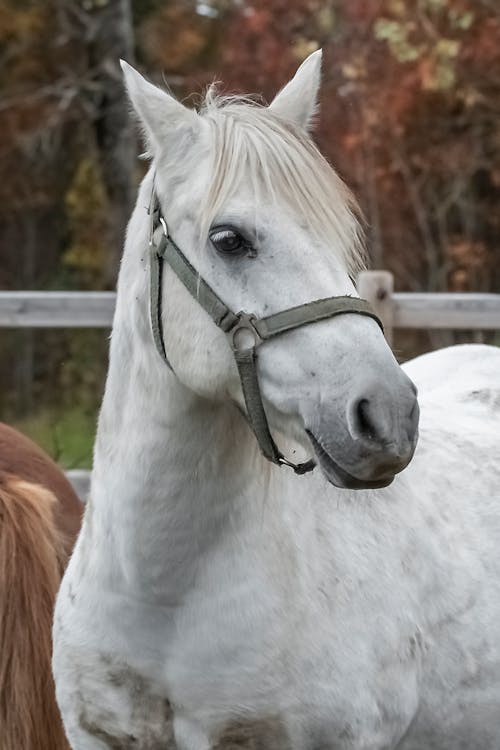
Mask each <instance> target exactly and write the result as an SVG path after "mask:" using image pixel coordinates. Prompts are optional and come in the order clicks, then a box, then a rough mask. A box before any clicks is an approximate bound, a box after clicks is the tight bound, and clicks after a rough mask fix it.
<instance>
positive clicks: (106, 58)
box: [86, 0, 136, 286]
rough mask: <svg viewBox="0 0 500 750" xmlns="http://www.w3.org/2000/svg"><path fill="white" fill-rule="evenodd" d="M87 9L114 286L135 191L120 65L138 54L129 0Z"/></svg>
mask: <svg viewBox="0 0 500 750" xmlns="http://www.w3.org/2000/svg"><path fill="white" fill-rule="evenodd" d="M86 7H87V6H86ZM87 13H88V15H89V17H90V20H91V29H92V31H91V33H90V34H89V41H88V60H89V68H90V71H91V72H92V79H93V81H94V83H95V85H96V86H95V88H96V99H97V101H96V105H97V106H96V113H97V115H96V120H95V130H96V142H97V146H98V149H99V155H100V165H101V170H102V177H103V182H104V187H105V189H106V192H107V197H108V201H109V221H108V232H107V245H108V247H109V254H108V256H107V259H108V262H107V268H106V274H105V275H106V279H107V283H108V285H110V286H114V283H115V280H116V275H117V271H118V266H119V261H120V257H121V252H122V248H123V239H124V235H125V228H126V225H127V222H128V219H129V216H130V213H131V211H132V208H133V202H134V197H135V193H136V180H135V153H136V145H135V137H134V129H133V125H132V122H131V119H130V116H129V106H128V99H127V96H126V93H125V88H124V86H123V78H122V74H121V69H120V64H119V61H120V58H123V59H125V60H127V61H128V62H133V58H134V43H133V29H132V15H131V7H130V0H99V2H97V1H96V0H95V1H94V3H92V5H91V6H90V7H89V9H88V10H87Z"/></svg>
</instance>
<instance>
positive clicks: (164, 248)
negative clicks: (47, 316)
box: [149, 191, 384, 474]
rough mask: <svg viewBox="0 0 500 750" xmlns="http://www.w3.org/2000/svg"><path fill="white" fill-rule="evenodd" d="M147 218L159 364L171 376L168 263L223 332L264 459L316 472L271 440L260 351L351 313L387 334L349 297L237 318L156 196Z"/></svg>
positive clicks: (368, 309) (358, 301) (363, 306)
mask: <svg viewBox="0 0 500 750" xmlns="http://www.w3.org/2000/svg"><path fill="white" fill-rule="evenodd" d="M149 213H150V222H151V223H150V235H149V246H150V294H151V304H150V314H151V330H152V334H153V339H154V342H155V345H156V348H157V350H158V353H159V354H160V356H161V358H162V359H163V361H164V362H165V363H166V364H167V365H168V367H169V368H170V369H171V370H172V371H173V368H172V365H171V364H170V362H169V361H168V357H167V352H166V349H165V342H164V339H163V327H162V319H161V298H162V294H161V291H162V276H163V265H164V263H165V262H167V263H168V265H169V266H170V268H171V269H172V271H173V272H174V273H175V275H176V276H177V278H178V279H179V280H180V281H181V282H182V283H183V284H184V286H185V287H186V289H187V290H188V292H189V293H190V294H191V296H192V297H193V298H194V299H195V300H196V301H197V302H198V303H199V304H200V305H201V307H202V308H203V309H204V310H205V312H207V313H208V315H210V317H211V318H212V320H213V322H214V323H215V325H216V326H218V327H219V328H220V329H221V330H222V331H224V333H225V334H226V335H227V336H228V338H229V343H230V345H231V348H232V350H233V354H234V358H235V360H236V366H237V368H238V373H239V376H240V381H241V387H242V390H243V397H244V400H245V406H246V412H247V413H246V416H247V419H248V422H249V424H250V427H251V428H252V430H253V432H254V434H255V437H256V438H257V442H258V443H259V447H260V450H261V452H262V454H263V455H264V457H265V458H267V460H268V461H271V462H272V463H274V464H278V465H279V466H282V465H285V466H290V467H291V468H292V469H293V470H294V471H295V473H296V474H305V473H306V472H308V471H312V470H313V469H314V467H315V465H316V464H315V462H314V461H313V460H310V461H306V462H305V463H301V464H295V463H293V462H292V461H289V460H288V459H287V458H285V456H284V455H283V454H282V453H281V451H280V450H279V448H278V447H277V445H276V443H275V442H274V440H273V437H272V435H271V432H270V430H269V424H268V421H267V417H266V412H265V410H264V405H263V403H262V396H261V393H260V387H259V379H258V376H257V364H256V363H257V349H258V347H259V346H261V345H262V344H263V343H264V342H265V341H267V340H269V339H272V338H274V336H279V335H281V334H283V333H286V332H287V331H293V330H294V328H299V327H300V326H303V325H308V324H309V323H315V322H316V321H318V320H325V319H326V318H333V317H335V316H336V315H345V314H347V313H355V314H356V315H365V316H367V317H369V318H373V320H375V321H376V322H377V323H378V325H379V326H380V328H381V329H382V331H383V330H384V329H383V326H382V323H381V322H380V320H379V318H378V317H377V316H376V315H375V313H374V312H373V310H372V308H371V307H370V305H369V304H368V302H366V300H363V299H359V298H358V297H348V296H346V297H327V298H326V299H318V300H314V301H312V302H307V303H306V304H304V305H298V306H297V307H289V308H288V309H287V310H282V311H281V312H278V313H275V314H274V315H268V316H267V317H265V318H257V317H256V316H255V315H253V314H252V313H246V312H243V311H241V312H239V313H234V312H233V311H232V310H231V309H230V308H229V307H228V306H227V305H226V304H225V303H224V302H223V301H222V300H221V299H220V297H219V296H218V295H217V294H216V293H215V292H214V290H213V289H212V288H211V287H210V286H209V285H208V284H207V282H206V281H205V280H204V279H203V278H202V277H201V276H200V275H199V273H198V272H197V271H196V269H195V268H194V267H193V266H192V265H191V263H190V262H189V260H188V259H187V258H186V256H185V255H184V253H183V252H182V250H180V248H179V247H178V246H177V245H176V244H175V242H174V241H173V239H172V238H171V237H170V235H169V232H168V228H167V223H166V221H165V219H164V218H163V216H162V215H161V213H160V204H159V201H158V196H157V195H156V192H155V191H153V194H152V198H151V205H150V208H149ZM160 227H161V235H160V238H159V241H158V243H156V242H155V237H157V236H158V234H159V232H158V230H159V229H160ZM242 334H246V335H242ZM248 334H250V335H251V336H252V337H253V342H254V343H253V345H251V346H248V340H249V338H248Z"/></svg>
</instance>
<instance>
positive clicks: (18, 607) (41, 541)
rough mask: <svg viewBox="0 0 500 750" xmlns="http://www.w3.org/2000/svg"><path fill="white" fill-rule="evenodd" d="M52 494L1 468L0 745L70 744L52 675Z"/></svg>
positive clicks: (21, 749)
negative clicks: (60, 713)
mask: <svg viewBox="0 0 500 750" xmlns="http://www.w3.org/2000/svg"><path fill="white" fill-rule="evenodd" d="M57 502H58V501H57V498H56V497H55V495H54V494H53V493H52V492H51V491H50V490H48V489H45V488H44V487H41V486H40V485H36V484H33V483H31V482H27V481H24V480H22V479H19V478H18V477H16V476H13V475H10V474H6V473H4V472H2V473H0V531H1V533H0V633H1V638H2V648H1V649H0V726H1V727H2V731H1V736H0V750H32V749H33V748H37V750H66V749H67V748H68V743H67V740H66V739H65V735H64V730H63V727H62V722H61V718H60V716H59V710H58V708H57V704H56V700H55V690H54V684H53V680H52V670H51V656H52V639H51V632H52V616H53V609H54V601H55V597H56V593H57V590H58V588H59V584H60V581H61V575H62V570H63V567H64V564H65V561H66V552H65V549H64V542H63V539H62V537H61V535H60V534H59V532H58V530H57V528H56V525H55V522H54V515H53V509H54V507H55V505H56V503H57Z"/></svg>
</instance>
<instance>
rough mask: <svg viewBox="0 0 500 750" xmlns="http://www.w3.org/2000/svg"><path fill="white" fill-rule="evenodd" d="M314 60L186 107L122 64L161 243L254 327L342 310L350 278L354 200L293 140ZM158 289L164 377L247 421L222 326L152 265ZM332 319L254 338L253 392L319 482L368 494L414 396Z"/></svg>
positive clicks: (308, 96)
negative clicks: (149, 163) (282, 316)
mask: <svg viewBox="0 0 500 750" xmlns="http://www.w3.org/2000/svg"><path fill="white" fill-rule="evenodd" d="M320 66H321V53H320V52H316V53H313V54H312V55H311V56H310V57H309V58H307V60H306V61H305V62H304V63H303V64H302V65H301V67H300V68H299V70H298V71H297V73H296V75H295V76H294V78H293V79H292V80H291V81H290V82H289V83H288V84H287V85H286V86H285V87H284V88H283V89H282V90H281V91H280V92H279V93H278V94H277V96H276V97H275V99H274V100H273V101H272V103H271V104H270V105H269V106H263V105H261V104H257V103H256V102H254V101H252V100H249V99H247V98H239V97H221V96H219V95H218V94H217V93H216V91H215V90H214V89H213V88H211V89H209V91H208V93H207V95H206V97H205V100H204V102H203V104H202V106H201V108H200V110H199V111H195V110H192V109H189V108H187V107H185V106H184V105H183V104H181V103H180V102H178V101H176V100H175V99H174V97H173V96H171V95H170V94H169V93H167V92H165V91H163V90H160V89H159V88H157V87H155V86H153V85H152V84H150V83H149V82H147V81H146V80H145V79H144V78H142V77H141V76H140V75H139V74H138V73H137V72H136V71H134V70H133V69H132V68H131V67H130V66H128V65H127V64H124V65H123V67H124V72H125V77H126V83H127V88H128V92H129V96H130V99H131V102H132V104H133V106H134V109H135V110H136V113H137V115H138V117H139V119H140V122H141V124H142V127H143V129H144V133H145V137H146V140H147V144H148V150H149V155H150V156H151V158H152V160H153V169H154V174H155V178H154V191H155V200H157V201H158V203H159V207H160V212H161V217H162V224H163V229H164V231H165V235H167V234H168V236H169V237H170V238H172V240H173V242H174V243H175V244H174V245H173V246H174V247H176V248H180V249H181V254H183V257H185V259H186V261H187V265H188V266H190V267H191V268H192V269H195V272H196V274H197V278H199V279H200V283H201V281H202V280H203V283H206V284H207V285H209V288H210V289H211V290H214V292H215V295H216V298H217V299H219V300H222V301H223V302H224V303H225V305H226V306H227V308H228V310H230V311H234V312H235V313H237V312H238V311H246V313H249V314H251V317H252V318H253V319H254V320H262V319H265V318H269V317H270V316H271V317H273V316H275V314H276V313H280V312H281V311H284V310H286V311H287V312H288V311H289V309H290V308H294V307H297V306H299V307H301V308H302V306H305V305H307V303H309V302H312V301H315V300H325V299H331V298H343V299H346V300H347V302H346V304H347V306H349V298H351V299H352V298H356V297H357V293H356V290H355V287H354V285H353V282H352V279H353V277H354V275H355V274H356V272H357V270H358V269H359V268H360V266H361V265H362V263H363V250H362V247H363V245H362V239H361V232H360V227H359V223H358V220H357V217H356V206H355V202H354V200H353V198H352V196H351V194H350V193H349V191H348V189H347V188H346V186H345V185H344V184H343V183H342V181H341V180H340V178H339V177H338V176H337V175H336V173H335V172H334V170H333V169H332V168H331V167H330V165H329V164H328V163H327V161H326V160H325V159H324V158H323V157H322V156H321V154H320V152H319V151H318V149H317V148H316V146H315V145H314V143H313V141H312V139H311V137H310V135H309V132H308V129H309V126H310V123H311V120H312V119H313V117H314V114H315V111H316V106H317V92H318V88H319V82H320ZM143 221H144V223H147V221H148V219H147V216H146V212H144V220H143ZM152 230H154V231H159V232H160V233H161V231H162V229H161V227H160V226H153V227H152ZM159 295H160V308H161V312H159V313H158V315H159V318H160V326H161V329H162V330H161V341H162V346H164V347H165V351H166V353H167V356H168V361H169V363H170V366H171V368H172V370H173V372H174V373H175V376H176V377H177V378H178V379H179V380H180V381H181V382H182V383H183V384H184V385H185V386H186V387H187V388H189V389H191V390H192V391H194V392H195V393H197V394H198V395H200V396H201V397H203V398H205V399H210V400H212V401H221V400H231V401H233V402H235V403H236V404H238V406H239V407H240V408H241V410H242V411H244V412H245V411H247V412H248V407H249V403H248V398H247V399H246V400H245V399H244V396H243V392H242V387H241V380H240V376H241V372H240V373H238V369H237V366H236V363H235V358H234V356H233V350H232V348H231V346H230V345H229V344H228V337H227V335H226V333H227V332H225V331H224V330H221V327H220V326H219V325H214V322H213V320H211V319H210V316H209V315H207V311H206V309H204V308H203V306H202V305H200V304H199V300H197V292H196V290H195V291H194V292H193V289H191V293H190V291H188V290H187V289H186V286H185V283H182V280H181V279H180V278H179V275H178V274H176V273H174V272H173V271H172V269H171V268H170V267H169V266H166V267H165V269H164V273H163V275H162V278H161V288H160V292H159ZM343 313H344V314H340V315H335V317H332V316H330V315H329V316H325V317H324V319H320V317H318V319H315V320H314V321H311V320H308V321H306V322H307V324H299V325H298V326H294V327H291V328H290V330H287V331H285V332H281V333H280V335H277V336H275V337H273V338H272V339H271V340H269V341H263V342H259V343H260V344H261V345H260V346H259V348H258V360H257V363H256V365H255V367H256V370H255V372H256V373H257V374H258V384H259V385H258V388H259V390H260V394H259V397H260V398H261V400H262V404H263V409H264V412H265V415H266V418H267V422H268V424H269V428H270V432H271V433H273V434H280V435H281V436H284V437H285V439H286V438H289V439H292V440H294V441H296V442H298V443H299V444H300V445H301V446H302V447H303V448H304V449H305V450H306V451H307V452H308V454H309V455H312V454H313V455H315V457H316V459H317V461H318V462H319V464H320V466H321V468H322V470H323V472H324V474H325V475H326V477H327V479H328V480H329V481H330V482H332V483H333V484H335V485H336V486H339V487H349V488H373V487H382V486H385V485H387V484H389V483H390V482H391V481H392V480H393V478H394V476H395V474H396V473H397V472H399V471H401V470H402V469H404V468H405V466H406V465H407V464H408V462H409V461H410V459H411V457H412V455H413V452H414V449H415V445H416V440H417V427H418V404H417V400H416V389H415V387H414V386H413V384H412V382H411V381H410V380H409V379H408V377H407V376H406V375H405V374H404V373H403V371H402V370H401V369H400V367H399V365H398V363H397V361H396V360H395V358H394V356H393V354H392V352H391V350H390V348H389V346H388V345H387V343H386V341H385V339H384V336H383V334H382V332H381V330H380V326H379V325H378V324H377V321H376V320H374V319H373V317H371V316H370V315H369V314H356V311H355V310H351V309H345V310H343ZM252 333H253V331H252V330H251V329H250V328H249V327H248V326H247V327H246V328H245V327H244V328H243V330H242V331H240V334H241V335H242V337H243V338H245V336H250V338H252ZM254 344H255V342H254V341H249V342H248V347H249V348H251V347H252V346H253V345H254ZM243 346H245V345H244V344H243ZM152 356H156V354H155V353H154V352H153V350H152ZM257 374H256V376H255V377H256V378H257ZM251 421H252V420H251ZM277 440H278V442H279V441H280V438H277Z"/></svg>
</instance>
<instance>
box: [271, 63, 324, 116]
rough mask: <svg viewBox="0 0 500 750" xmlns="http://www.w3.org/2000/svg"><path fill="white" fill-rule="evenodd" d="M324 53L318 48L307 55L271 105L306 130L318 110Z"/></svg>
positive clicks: (273, 109) (277, 111) (278, 112)
mask: <svg viewBox="0 0 500 750" xmlns="http://www.w3.org/2000/svg"><path fill="white" fill-rule="evenodd" d="M322 54H323V52H322V50H320V49H318V50H316V52H313V53H312V54H311V55H309V57H306V59H305V60H304V62H303V63H302V65H301V66H300V68H299V69H298V70H297V72H296V73H295V75H294V77H293V78H292V80H291V81H289V83H287V84H286V86H284V87H283V88H282V89H281V91H280V92H279V93H278V94H276V96H275V97H274V99H273V101H272V102H271V104H270V105H269V108H270V109H271V110H272V111H273V112H275V113H276V114H277V115H279V116H280V117H283V119H285V120H290V121H291V122H294V123H295V124H296V125H299V126H300V127H301V128H304V130H309V129H310V128H311V124H312V120H313V118H314V115H315V114H316V111H317V106H318V105H317V99H318V90H319V85H320V82H321V58H322Z"/></svg>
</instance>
